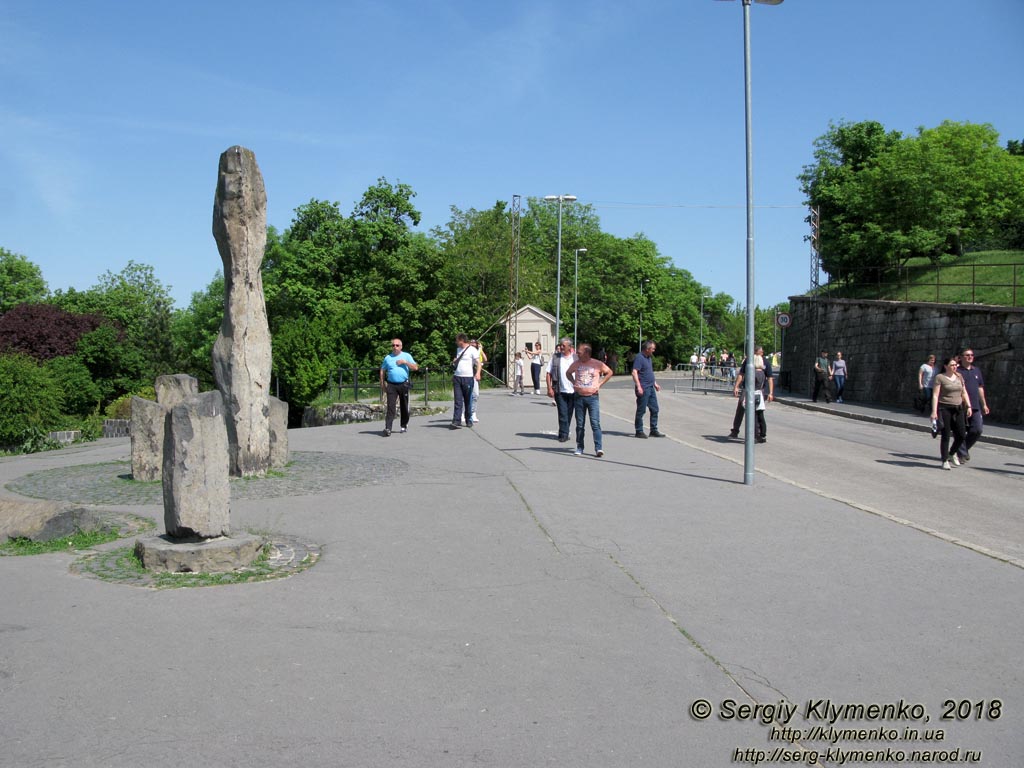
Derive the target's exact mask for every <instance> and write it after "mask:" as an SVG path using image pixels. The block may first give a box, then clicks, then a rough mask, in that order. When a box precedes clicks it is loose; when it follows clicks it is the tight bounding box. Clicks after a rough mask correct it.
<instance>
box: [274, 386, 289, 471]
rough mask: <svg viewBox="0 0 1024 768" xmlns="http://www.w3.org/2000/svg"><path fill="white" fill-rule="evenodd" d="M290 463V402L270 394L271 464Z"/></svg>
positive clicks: (275, 465) (281, 465)
mask: <svg viewBox="0 0 1024 768" xmlns="http://www.w3.org/2000/svg"><path fill="white" fill-rule="evenodd" d="M287 464H288V403H286V402H285V401H284V400H278V399H277V398H276V397H274V396H273V395H271V396H270V466H271V467H274V468H280V467H283V466H285V465H287Z"/></svg>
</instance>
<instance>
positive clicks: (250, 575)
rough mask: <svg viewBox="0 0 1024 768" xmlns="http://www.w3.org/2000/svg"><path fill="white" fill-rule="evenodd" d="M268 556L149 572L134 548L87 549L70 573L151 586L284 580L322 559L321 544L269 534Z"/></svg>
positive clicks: (136, 585) (160, 587)
mask: <svg viewBox="0 0 1024 768" xmlns="http://www.w3.org/2000/svg"><path fill="white" fill-rule="evenodd" d="M269 545H270V546H269V552H268V553H267V557H266V558H265V559H263V560H262V561H261V562H258V563H256V564H254V565H252V566H250V567H247V568H239V569H238V570H236V571H230V572H228V573H223V574H209V573H164V572H161V573H157V572H153V571H146V570H145V569H143V568H142V566H141V564H140V563H139V561H138V560H137V559H136V558H135V556H134V554H133V553H132V547H131V546H128V547H118V548H116V549H105V550H103V551H96V552H86V553H84V555H83V556H82V557H81V558H79V559H78V560H76V561H75V562H74V563H73V564H72V565H71V572H72V573H76V574H79V575H81V576H87V577H90V578H94V579H99V580H100V581H107V582H111V583H115V584H126V585H128V586H132V587H144V588H149V589H175V588H180V587H215V586H223V585H227V584H251V583H253V582H257V581H270V580H273V579H282V578H286V577H288V576H293V575H295V574H296V573H301V572H302V571H304V570H306V569H307V568H310V567H312V566H313V565H315V564H316V562H317V561H318V560H319V559H320V546H319V545H317V544H313V543H311V542H308V541H303V540H302V539H298V538H296V537H294V536H287V535H284V534H273V535H271V536H270V541H269Z"/></svg>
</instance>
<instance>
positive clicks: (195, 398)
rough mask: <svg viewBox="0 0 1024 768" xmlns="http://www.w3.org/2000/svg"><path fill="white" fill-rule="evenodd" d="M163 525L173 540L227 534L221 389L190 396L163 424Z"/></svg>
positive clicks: (225, 443) (227, 493)
mask: <svg viewBox="0 0 1024 768" xmlns="http://www.w3.org/2000/svg"><path fill="white" fill-rule="evenodd" d="M163 487H164V525H165V527H166V529H167V535H168V536H171V537H174V538H179V539H181V538H186V537H199V538H206V539H208V538H212V537H215V536H227V535H228V532H229V530H230V525H229V523H230V501H231V491H230V488H229V485H228V435H227V427H226V424H225V420H224V399H223V397H222V396H221V394H220V392H218V391H216V390H214V391H212V392H204V393H203V394H201V395H191V396H189V397H186V398H185V399H184V400H183V401H182V402H180V403H179V404H177V405H175V406H173V407H172V408H171V409H170V410H169V412H168V414H167V417H166V421H165V426H164V460H163Z"/></svg>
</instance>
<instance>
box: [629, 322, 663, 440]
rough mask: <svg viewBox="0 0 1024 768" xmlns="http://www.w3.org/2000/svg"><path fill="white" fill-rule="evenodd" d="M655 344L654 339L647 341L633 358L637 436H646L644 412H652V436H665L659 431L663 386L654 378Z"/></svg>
mask: <svg viewBox="0 0 1024 768" xmlns="http://www.w3.org/2000/svg"><path fill="white" fill-rule="evenodd" d="M654 349H655V344H654V342H653V341H645V342H644V343H643V346H642V347H641V352H640V354H639V355H637V356H636V358H635V359H634V360H633V388H634V390H635V392H636V418H635V419H634V423H633V427H634V429H635V430H636V436H637V437H643V438H646V437H647V435H645V434H644V414H645V413H647V411H650V412H651V437H664V436H665V435H664V434H663V433H662V432H659V431H658V392H660V391H661V386H660V385H659V384H658V382H657V381H656V380H655V378H654V363H653V361H652V360H651V355H653V354H654Z"/></svg>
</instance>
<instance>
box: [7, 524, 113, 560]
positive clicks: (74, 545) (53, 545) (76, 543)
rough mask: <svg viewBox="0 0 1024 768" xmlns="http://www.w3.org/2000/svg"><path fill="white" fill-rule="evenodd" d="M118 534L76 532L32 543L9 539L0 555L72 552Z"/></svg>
mask: <svg viewBox="0 0 1024 768" xmlns="http://www.w3.org/2000/svg"><path fill="white" fill-rule="evenodd" d="M119 535H120V534H119V533H118V531H116V530H114V529H104V530H99V531H77V532H76V533H74V534H72V535H71V536H65V537H62V538H59V539H53V540H51V541H32V540H31V539H10V540H8V541H6V542H4V543H3V544H0V555H44V554H47V553H50V552H74V551H75V550H79V549H91V548H92V547H96V546H99V545H100V544H106V543H107V542H108V541H114V540H116V539H117V538H118V536H119Z"/></svg>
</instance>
